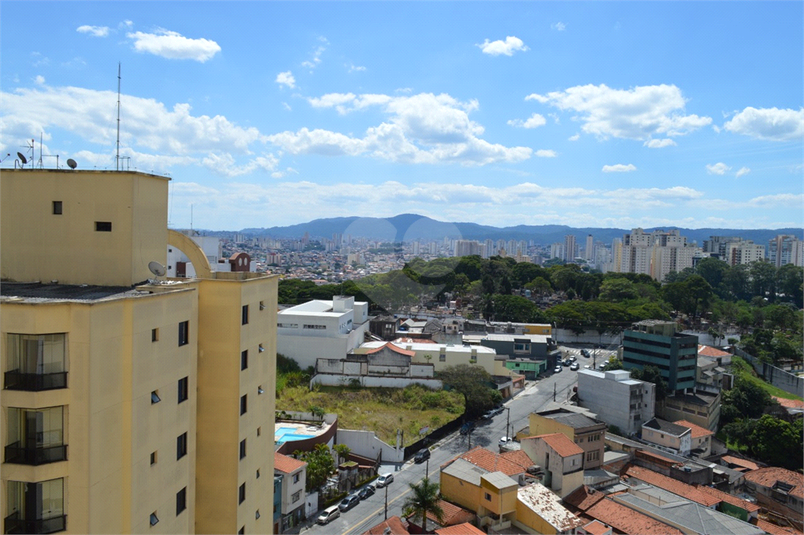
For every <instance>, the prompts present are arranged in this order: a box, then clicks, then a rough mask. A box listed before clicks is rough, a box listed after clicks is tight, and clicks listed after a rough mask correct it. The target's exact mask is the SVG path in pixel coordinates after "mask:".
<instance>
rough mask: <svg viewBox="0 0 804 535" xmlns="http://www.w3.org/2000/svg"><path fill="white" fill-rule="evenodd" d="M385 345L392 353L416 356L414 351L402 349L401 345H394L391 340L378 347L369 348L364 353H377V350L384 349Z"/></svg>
mask: <svg viewBox="0 0 804 535" xmlns="http://www.w3.org/2000/svg"><path fill="white" fill-rule="evenodd" d="M386 347H387V348H388V349H390V350H391V351H393V352H394V353H399V354H400V355H405V356H407V357H415V356H416V352H415V351H408V350H407V349H402V348H401V347H398V346H395V345H394V344H392V343H391V342H388V343H387V344H385V345H382V346H380V347H378V348H376V349H371V350H369V351H366V355H371V354H373V353H378V352H380V351H382V350H383V349H385V348H386Z"/></svg>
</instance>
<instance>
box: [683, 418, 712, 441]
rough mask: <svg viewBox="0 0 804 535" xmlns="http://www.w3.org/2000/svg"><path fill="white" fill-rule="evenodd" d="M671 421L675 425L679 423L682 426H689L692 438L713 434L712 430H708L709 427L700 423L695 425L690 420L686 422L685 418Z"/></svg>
mask: <svg viewBox="0 0 804 535" xmlns="http://www.w3.org/2000/svg"><path fill="white" fill-rule="evenodd" d="M673 423H674V424H676V425H680V426H682V427H687V428H689V429H690V430H691V432H692V438H701V437H707V436H711V435H714V434H715V432H714V431H710V430H709V429H706V428H704V427H701V426H700V425H696V424H694V423H692V422H688V421H687V420H677V421H675V422H673Z"/></svg>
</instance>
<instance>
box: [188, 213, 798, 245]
mask: <svg viewBox="0 0 804 535" xmlns="http://www.w3.org/2000/svg"><path fill="white" fill-rule="evenodd" d="M643 230H644V231H645V232H652V231H654V230H665V231H668V230H678V231H679V232H680V233H681V235H682V236H685V237H686V238H687V242H688V243H691V242H697V244H698V245H703V241H704V240H708V239H709V237H710V236H736V237H740V238H743V239H746V240H753V242H754V243H757V244H760V245H767V243H768V240H770V239H771V238H774V237H775V236H777V235H779V234H793V235H796V236H798V238H799V239H804V237H803V236H802V234H804V229H801V228H782V229H722V228H700V229H688V228H682V227H653V228H645V229H643ZM630 232H631V229H618V228H594V227H584V228H573V227H569V226H567V225H517V226H514V227H503V228H500V227H493V226H489V225H479V224H477V223H465V222H455V223H451V222H444V221H437V220H435V219H432V218H429V217H426V216H421V215H417V214H400V215H397V216H394V217H389V218H377V217H357V216H352V217H334V218H324V219H315V220H313V221H309V222H307V223H299V224H297V225H290V226H285V227H269V228H246V229H243V230H241V231H239V233H240V234H246V235H249V236H252V237H269V236H270V237H273V238H285V239H299V238H302V237H303V236H304V235H305V234H307V235H308V236H309V237H310V238H311V239H316V238H326V239H332V237H333V235H334V234H341V235H343V236H344V237H345V236H347V235H348V236H351V237H352V238H367V239H371V240H378V241H384V242H392V241H393V242H402V241H419V240H422V241H433V240H442V239H444V238H445V237H447V238H450V239H465V240H478V241H483V240H487V239H491V240H495V241H496V240H500V239H502V240H526V241H529V240H533V241H534V242H535V243H537V244H541V245H549V244H551V243H558V242H561V243H563V242H564V237H565V236H567V235H574V236H575V238H576V240H577V242H578V243H579V244H581V245H583V244H585V243H586V236H587V235H589V234H591V235H592V237H593V238H594V240H595V241H600V242H603V243H606V244H608V243H611V241H612V240H613V239H614V238H622V237H623V235H624V234H630ZM203 234H206V235H210V236H215V235H219V236H227V235H231V234H232V232H219V231H209V232H203Z"/></svg>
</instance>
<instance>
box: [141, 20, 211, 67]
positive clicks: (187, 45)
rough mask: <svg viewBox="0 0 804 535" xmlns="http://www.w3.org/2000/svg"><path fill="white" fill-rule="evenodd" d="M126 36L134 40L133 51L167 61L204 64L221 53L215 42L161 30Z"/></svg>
mask: <svg viewBox="0 0 804 535" xmlns="http://www.w3.org/2000/svg"><path fill="white" fill-rule="evenodd" d="M126 36H127V37H128V38H129V39H133V40H134V50H136V51H137V52H147V53H149V54H153V55H155V56H160V57H163V58H167V59H191V60H195V61H199V62H201V63H204V62H205V61H207V60H210V59H212V57H214V56H215V54H217V53H218V52H220V51H221V47H220V46H219V45H218V43H216V42H215V41H211V40H209V39H203V38H202V39H190V38H189V37H184V36H183V35H181V34H179V33H177V32H171V31H169V30H165V29H161V28H160V29H158V30H156V31H155V32H154V33H144V32H133V33H128V34H126Z"/></svg>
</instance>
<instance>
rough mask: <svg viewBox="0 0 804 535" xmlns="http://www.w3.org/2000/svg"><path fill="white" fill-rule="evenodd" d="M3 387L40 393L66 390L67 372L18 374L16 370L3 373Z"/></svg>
mask: <svg viewBox="0 0 804 535" xmlns="http://www.w3.org/2000/svg"><path fill="white" fill-rule="evenodd" d="M3 386H4V388H5V389H6V390H25V391H27V392H41V391H43V390H56V389H59V388H67V372H56V373H20V372H19V371H18V370H13V371H10V372H5V378H4V383H3Z"/></svg>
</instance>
